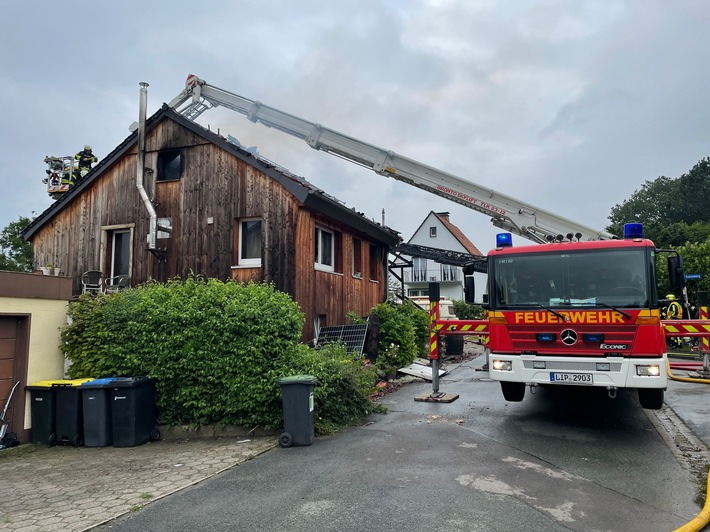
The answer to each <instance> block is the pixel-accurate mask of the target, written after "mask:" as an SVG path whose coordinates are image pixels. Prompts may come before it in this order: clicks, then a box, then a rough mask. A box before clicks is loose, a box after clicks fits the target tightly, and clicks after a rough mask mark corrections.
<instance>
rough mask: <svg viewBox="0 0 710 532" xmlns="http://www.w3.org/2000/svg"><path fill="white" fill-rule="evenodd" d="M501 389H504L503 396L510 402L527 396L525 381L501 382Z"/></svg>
mask: <svg viewBox="0 0 710 532" xmlns="http://www.w3.org/2000/svg"><path fill="white" fill-rule="evenodd" d="M500 389H501V390H503V397H505V400H506V401H509V402H511V403H512V402H516V403H517V402H519V401H522V400H523V397H525V383H523V382H505V381H504V382H501V383H500Z"/></svg>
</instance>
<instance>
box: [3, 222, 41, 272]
mask: <svg viewBox="0 0 710 532" xmlns="http://www.w3.org/2000/svg"><path fill="white" fill-rule="evenodd" d="M31 222H32V219H31V218H27V217H25V216H20V218H19V219H18V220H17V221H16V222H10V224H9V225H8V226H7V227H5V229H3V230H2V232H0V270H9V271H13V272H31V271H32V270H33V269H34V255H33V253H32V244H31V243H30V242H28V241H26V240H25V239H24V238H22V231H23V230H24V229H25V227H27V226H28V225H29V224H30V223H31Z"/></svg>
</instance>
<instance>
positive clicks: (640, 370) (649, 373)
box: [636, 364, 661, 377]
mask: <svg viewBox="0 0 710 532" xmlns="http://www.w3.org/2000/svg"><path fill="white" fill-rule="evenodd" d="M660 374H661V366H659V365H658V364H652V365H649V366H636V375H638V376H639V377H658V376H659V375H660Z"/></svg>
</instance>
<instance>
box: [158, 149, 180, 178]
mask: <svg viewBox="0 0 710 532" xmlns="http://www.w3.org/2000/svg"><path fill="white" fill-rule="evenodd" d="M181 175H182V150H162V151H161V152H159V153H158V176H157V177H156V178H155V180H156V181H177V180H178V179H180V177H181Z"/></svg>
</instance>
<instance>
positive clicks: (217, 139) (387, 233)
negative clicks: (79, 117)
mask: <svg viewBox="0 0 710 532" xmlns="http://www.w3.org/2000/svg"><path fill="white" fill-rule="evenodd" d="M163 120H173V121H174V122H177V123H178V124H180V125H181V126H182V127H185V128H187V129H189V130H190V131H192V132H193V133H195V134H196V135H199V136H200V137H202V138H204V139H205V140H207V141H208V142H211V143H213V144H215V145H217V146H219V147H220V148H222V149H224V150H225V151H228V152H229V153H230V154H232V155H234V156H236V157H238V158H239V159H241V160H242V161H244V162H245V163H247V164H249V165H251V166H253V167H255V168H257V169H258V170H260V171H261V172H263V173H264V174H266V175H268V176H269V177H271V178H272V179H275V180H276V181H278V182H279V183H280V184H281V185H283V186H284V187H285V188H286V189H287V190H288V191H289V192H290V193H291V194H293V196H294V197H295V198H296V199H297V200H298V201H300V202H301V203H302V204H303V205H305V206H307V207H309V208H311V209H314V210H315V211H318V212H321V213H323V214H325V215H326V216H328V217H330V218H334V219H337V220H339V221H341V222H343V223H345V224H346V225H348V226H350V227H352V228H354V229H356V230H358V231H360V232H362V233H364V234H366V235H367V236H369V237H370V238H372V239H374V240H376V241H378V242H382V243H385V244H387V245H388V246H394V245H396V244H397V243H398V242H400V241H401V238H400V236H399V233H398V232H397V231H395V230H393V229H391V228H389V227H387V226H382V225H380V224H378V223H376V222H374V221H370V220H369V219H367V218H366V217H365V216H364V215H362V214H360V213H358V212H357V211H355V210H354V209H351V208H348V207H346V206H345V204H344V203H343V202H342V201H340V200H338V199H337V198H335V197H334V196H331V195H330V194H327V193H326V192H324V191H323V190H321V189H319V188H318V187H316V186H315V185H313V184H312V183H309V182H308V181H307V180H306V179H305V178H303V177H301V176H298V175H296V174H293V173H291V172H289V171H288V170H286V169H285V168H283V167H280V166H278V165H277V164H275V163H273V162H271V161H269V160H268V159H265V158H263V157H259V156H258V155H256V154H254V153H252V152H250V151H247V150H246V149H244V148H243V147H242V146H241V145H237V144H235V143H233V142H230V141H228V140H227V139H226V138H224V137H222V136H221V135H218V134H216V133H214V132H212V131H210V130H208V129H206V128H204V127H202V126H200V125H199V124H196V123H195V122H192V121H190V120H188V119H186V118H185V117H184V116H182V115H181V114H179V113H176V112H175V111H174V110H172V109H171V108H169V107H168V106H167V105H166V104H163V106H162V107H161V109H160V110H159V111H157V112H156V113H155V114H153V115H152V116H151V117H150V118H148V119H147V120H146V134H148V133H149V132H150V131H151V130H152V129H153V128H155V127H156V126H157V125H158V124H159V123H160V122H161V121H163ZM137 136H138V134H137V132H133V133H131V134H130V135H129V136H128V137H127V138H126V139H125V140H124V141H123V142H122V143H121V144H119V145H118V146H117V147H116V148H115V149H114V150H113V151H111V153H109V154H108V155H107V156H106V157H104V158H103V159H101V160H100V161H99V162H98V163H97V164H96V166H94V168H92V169H91V171H90V172H89V173H88V174H87V175H86V176H84V177H83V178H82V179H80V180H79V181H77V183H76V184H75V185H74V186H73V187H72V188H71V189H70V190H69V192H67V193H66V194H64V196H62V197H61V198H59V199H58V200H57V201H55V202H54V203H53V204H52V205H51V206H49V207H48V208H47V209H46V210H45V211H44V212H43V213H42V214H40V215H39V216H37V217H36V218H35V219H34V220H33V221H32V223H31V224H30V225H28V226H27V228H25V230H24V231H23V236H24V238H25V239H27V240H29V239H30V238H31V237H32V236H33V235H34V234H35V233H36V232H37V231H38V230H39V229H40V228H41V227H42V226H43V225H44V224H45V223H47V222H48V221H49V220H51V219H52V218H53V217H54V216H55V215H56V214H57V213H59V212H60V211H61V210H62V209H63V208H64V207H65V206H67V205H69V203H71V202H72V200H73V199H74V198H76V197H78V196H80V195H81V194H82V192H83V191H84V190H85V189H86V188H87V187H88V186H90V185H91V184H92V183H93V182H95V181H96V180H98V179H100V178H101V176H102V175H103V174H104V172H106V171H107V170H108V168H110V167H111V165H112V164H113V163H115V162H116V161H118V160H119V159H120V158H121V157H123V156H124V155H125V154H126V153H127V152H128V151H129V150H131V149H132V148H133V147H134V145H135V144H136V142H137Z"/></svg>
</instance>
